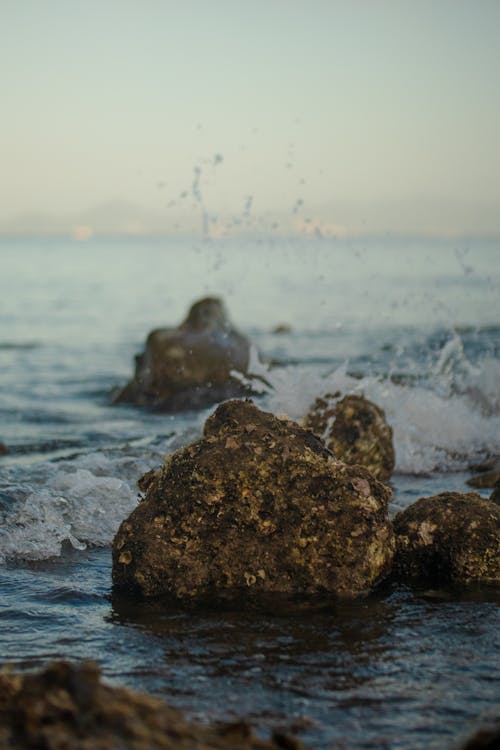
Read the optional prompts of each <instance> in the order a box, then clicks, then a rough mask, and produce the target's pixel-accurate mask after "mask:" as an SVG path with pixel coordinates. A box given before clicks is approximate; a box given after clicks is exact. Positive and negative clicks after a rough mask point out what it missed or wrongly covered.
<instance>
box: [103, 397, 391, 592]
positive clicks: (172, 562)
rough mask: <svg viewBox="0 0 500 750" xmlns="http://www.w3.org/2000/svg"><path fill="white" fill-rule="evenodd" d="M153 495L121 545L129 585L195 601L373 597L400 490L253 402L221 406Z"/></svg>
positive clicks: (148, 481)
mask: <svg viewBox="0 0 500 750" xmlns="http://www.w3.org/2000/svg"><path fill="white" fill-rule="evenodd" d="M142 488H143V489H145V491H146V495H145V498H144V500H143V501H142V502H141V503H140V504H139V505H138V507H137V508H136V509H135V510H134V511H133V512H132V514H131V515H130V517H129V518H128V519H126V520H125V521H124V522H123V523H122V524H121V526H120V528H119V530H118V533H117V534H116V536H115V539H114V541H113V580H114V583H115V585H116V586H117V587H118V588H119V589H124V590H126V591H134V592H136V593H137V594H140V595H142V596H146V597H151V596H158V595H171V596H173V597H175V598H177V599H180V600H185V601H208V602H212V601H214V600H222V599H230V600H236V599H238V598H240V597H243V599H244V601H245V602H246V603H248V602H250V601H257V602H258V601H260V600H263V599H266V597H267V595H269V594H271V595H273V596H274V595H276V594H284V595H288V596H291V597H292V598H293V597H294V596H295V595H297V596H299V597H301V596H304V597H305V598H309V597H313V596H314V595H324V596H326V597H327V599H329V600H331V599H332V598H335V597H355V596H357V595H358V594H361V593H364V592H367V591H368V590H369V589H370V588H371V587H372V586H373V585H374V584H375V583H376V582H377V581H378V580H379V579H380V578H381V577H383V576H384V575H385V574H386V573H387V572H388V570H389V569H390V566H391V562H392V556H393V551H394V539H393V531H392V525H391V523H390V521H389V520H388V518H387V503H388V498H389V497H390V490H389V489H388V488H387V487H385V486H384V485H382V484H380V483H379V482H377V481H376V480H375V479H374V478H373V477H372V475H371V474H370V473H369V472H368V471H366V470H365V469H364V468H362V467H359V466H357V467H352V466H347V465H346V464H344V463H342V462H340V461H336V460H335V459H334V458H333V456H332V455H331V453H330V451H328V450H327V448H326V447H325V446H324V444H323V443H322V442H321V441H320V440H319V439H318V438H317V437H316V436H315V435H313V433H312V432H310V431H308V430H304V429H303V428H301V427H300V426H299V425H298V424H296V423H294V422H291V421H288V420H283V419H278V418H276V417H275V416H273V415H272V414H268V413H266V412H263V411H260V410H259V409H258V408H257V407H256V406H254V405H253V404H252V403H251V402H249V401H228V402H226V403H224V404H222V405H221V406H219V407H218V408H217V410H216V411H215V413H214V414H213V415H212V416H211V417H210V418H209V419H208V420H207V422H206V424H205V431H204V437H203V438H202V439H201V440H199V441H198V442H196V443H194V444H193V445H190V446H188V447H186V448H183V449H182V450H179V451H177V452H176V453H175V454H173V455H172V456H171V457H170V458H169V459H168V460H167V462H166V464H165V465H164V466H163V467H162V468H161V469H160V470H159V471H158V472H156V473H155V472H153V473H149V474H148V475H146V477H145V478H144V480H143V482H142ZM268 601H269V599H268Z"/></svg>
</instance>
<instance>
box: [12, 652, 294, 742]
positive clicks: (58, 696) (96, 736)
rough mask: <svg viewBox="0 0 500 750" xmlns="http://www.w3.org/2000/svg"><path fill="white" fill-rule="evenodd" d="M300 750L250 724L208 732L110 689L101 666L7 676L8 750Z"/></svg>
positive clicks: (152, 702) (146, 700)
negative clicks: (265, 737) (254, 730)
mask: <svg viewBox="0 0 500 750" xmlns="http://www.w3.org/2000/svg"><path fill="white" fill-rule="evenodd" d="M280 747H281V748H283V747H287V748H290V750H293V748H296V750H299V749H300V747H301V745H300V743H299V742H298V741H297V740H296V739H294V738H293V737H288V736H284V735H281V734H276V735H275V736H274V737H273V739H272V740H269V741H266V740H259V739H258V738H257V737H255V735H254V734H253V733H252V732H251V730H250V727H249V726H248V725H246V724H244V723H243V722H240V723H237V724H226V725H218V726H216V727H206V726H199V725H197V724H193V723H192V722H188V721H187V720H186V719H184V717H183V716H182V714H181V713H180V712H179V711H177V710H176V709H174V708H170V707H169V706H167V705H166V704H164V703H162V702H161V701H159V700H157V699H156V698H151V697H149V696H147V695H142V694H139V693H133V692H131V691H129V690H125V689H123V688H117V687H111V686H109V685H105V684H104V683H103V682H102V681H101V679H100V675H99V670H98V668H97V665H95V664H94V663H92V662H87V663H84V664H80V665H72V664H68V663H66V662H55V663H53V664H50V665H49V666H48V667H47V668H46V669H44V670H43V671H42V672H40V673H38V674H30V675H27V674H23V675H21V674H15V673H11V672H7V671H5V672H0V748H2V749H4V748H5V750H7V748H9V749H10V750H42V749H43V750H238V749H240V750H278V748H280Z"/></svg>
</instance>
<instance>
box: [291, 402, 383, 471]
mask: <svg viewBox="0 0 500 750" xmlns="http://www.w3.org/2000/svg"><path fill="white" fill-rule="evenodd" d="M305 426H306V427H309V428H310V429H311V430H313V431H314V432H315V433H316V434H317V435H319V436H320V437H321V438H322V439H323V440H324V441H325V443H326V444H327V445H328V447H329V448H330V449H331V450H332V451H333V453H334V455H335V457H336V458H338V459H340V460H341V461H345V463H347V464H359V465H360V466H364V467H365V468H367V469H368V470H369V471H370V472H371V473H372V474H373V476H374V477H375V479H378V480H380V481H381V482H385V481H387V480H388V479H389V478H390V476H391V474H392V472H393V470H394V463H395V457H394V446H393V442H392V428H391V427H390V425H389V424H387V421H386V418H385V413H384V411H383V410H382V409H381V408H380V407H379V406H377V405H376V404H374V403H373V402H372V401H369V400H368V399H367V398H365V397H364V396H357V395H348V396H344V398H342V399H341V398H340V393H334V394H331V393H328V394H326V395H325V396H323V397H322V398H318V399H316V401H315V403H314V404H313V406H312V407H311V409H310V411H309V413H308V414H307V416H306V418H305Z"/></svg>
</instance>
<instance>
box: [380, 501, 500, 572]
mask: <svg viewBox="0 0 500 750" xmlns="http://www.w3.org/2000/svg"><path fill="white" fill-rule="evenodd" d="M394 531H395V533H396V555H395V557H394V573H395V574H396V575H397V576H399V577H401V578H404V579H410V580H411V579H414V580H420V581H422V582H427V583H433V584H436V583H437V584H469V583H486V584H495V585H500V507H499V506H498V505H495V504H494V503H492V502H490V501H489V500H483V499H482V498H481V497H480V496H479V495H477V494H476V493H475V492H470V493H460V492H443V493H442V494H440V495H435V496H433V497H425V498H421V499H420V500H418V501H417V502H416V503H414V504H413V505H410V506H409V507H408V508H406V509H405V510H404V511H402V512H401V513H398V514H397V516H396V517H395V518H394Z"/></svg>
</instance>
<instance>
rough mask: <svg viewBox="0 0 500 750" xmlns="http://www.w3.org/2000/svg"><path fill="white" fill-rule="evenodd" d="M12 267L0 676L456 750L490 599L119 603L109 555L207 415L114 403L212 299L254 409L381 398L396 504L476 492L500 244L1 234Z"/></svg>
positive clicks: (499, 624)
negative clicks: (56, 670) (44, 670)
mask: <svg viewBox="0 0 500 750" xmlns="http://www.w3.org/2000/svg"><path fill="white" fill-rule="evenodd" d="M0 269H1V273H0V299H1V301H2V302H1V305H0V378H1V381H0V382H1V390H0V440H1V441H3V442H4V443H6V444H7V445H8V447H9V451H10V452H9V454H8V455H6V456H4V457H1V458H0V658H1V660H2V661H3V662H5V663H10V664H12V665H14V666H16V667H18V668H21V669H27V668H32V667H35V666H40V665H43V664H44V663H46V662H47V661H49V660H51V659H54V658H59V657H65V658H75V659H83V658H94V659H97V660H98V661H99V663H100V664H101V665H102V669H103V672H104V675H105V677H106V678H107V679H109V680H111V681H114V682H116V683H120V684H126V685H128V686H130V687H133V688H136V689H143V690H147V691H149V692H152V693H155V694H157V695H160V696H163V697H165V698H166V699H167V700H168V701H169V702H170V703H173V704H175V705H177V706H179V707H180V708H182V709H183V710H184V711H186V713H188V714H189V715H190V716H193V717H195V718H197V719H199V720H202V721H209V720H212V719H222V720H232V719H234V718H235V717H244V718H247V719H249V720H251V721H252V723H253V724H254V725H255V726H256V727H257V730H258V731H259V732H260V733H262V734H264V735H265V734H266V732H268V731H269V730H270V729H272V728H277V727H279V728H285V729H287V730H288V731H292V732H297V733H298V735H299V736H300V737H301V738H302V739H303V740H304V741H305V742H306V743H308V744H309V745H310V746H312V747H316V748H344V747H345V748H347V747H349V748H354V749H355V750H356V749H358V748H374V747H380V748H387V749H389V750H396V749H397V750H417V749H419V748H436V750H437V749H438V748H439V749H440V750H446V749H447V748H450V749H451V748H453V747H455V746H456V743H457V742H458V741H459V740H460V739H461V738H463V737H464V736H466V735H467V734H468V733H469V732H471V731H473V730H474V729H475V728H476V727H478V726H480V725H481V724H482V723H484V722H486V721H488V720H489V719H492V718H494V717H495V716H498V712H499V706H500V671H499V667H500V660H499V653H500V649H499V647H500V616H499V615H500V609H499V604H500V595H498V594H496V593H495V592H491V591H490V592H488V593H485V592H462V593H461V594H458V593H454V594H452V593H450V592H430V591H414V590H410V589H408V588H406V587H402V586H399V587H395V586H391V587H389V586H382V587H381V588H380V589H379V590H378V591H377V592H376V593H375V594H374V595H373V596H372V597H370V598H368V599H366V600H363V601H359V602H354V603H351V604H349V605H342V606H337V607H335V608H333V609H332V612H330V613H322V614H315V615H306V614H301V615H300V616H299V615H297V616H294V617H291V616H289V615H288V616H285V615H282V616H277V615H274V616H271V615H264V614H262V615H257V614H255V613H245V612H233V613H229V612H228V613H222V614H221V613H220V612H208V611H207V612H199V613H197V614H193V613H186V612H183V611H182V610H169V611H164V610H159V609H158V607H157V606H156V605H154V604H147V605H146V604H141V605H137V606H132V605H131V604H130V603H126V602H123V601H120V600H118V599H116V598H115V597H113V595H112V587H111V560H110V558H111V555H110V543H111V540H112V537H113V534H114V533H115V531H116V529H117V527H118V525H119V523H120V522H121V520H122V519H123V518H124V517H126V516H127V515H128V514H129V513H130V511H131V510H132V509H133V508H134V507H135V505H136V503H137V489H136V481H137V479H138V478H139V477H140V476H141V475H142V474H143V473H144V472H145V471H147V470H148V469H150V468H153V467H156V466H158V465H159V464H160V463H161V461H162V457H163V455H164V454H165V453H167V452H170V451H172V450H175V449H176V448H177V447H180V446H182V445H185V444H186V443H188V442H190V441H192V440H194V439H196V438H197V437H198V436H199V434H200V432H201V429H202V426H203V423H204V421H205V419H206V417H207V416H208V414H210V413H211V412H212V408H210V409H206V410H204V411H202V412H191V413H186V414H181V415H175V416H171V415H159V414H151V413H148V412H145V411H141V410H139V409H137V408H135V407H132V406H112V405H111V402H110V401H111V393H112V391H113V388H115V387H117V386H119V385H123V384H124V383H125V382H126V381H127V379H128V378H129V377H130V376H131V374H132V370H133V355H134V354H135V353H136V352H138V351H140V350H141V349H142V347H143V343H144V340H145V337H146V334H147V332H148V331H149V330H151V329H152V328H155V327H158V326H162V325H175V324H176V323H178V322H180V321H181V320H182V319H183V317H184V316H185V314H186V312H187V309H188V307H189V305H190V304H191V303H192V302H193V301H195V300H196V299H199V298H201V297H203V296H206V295H208V294H210V295H214V294H216V295H219V296H221V297H222V298H223V299H224V301H225V303H226V306H227V308H228V311H229V314H230V316H231V318H232V320H233V322H234V323H235V325H236V326H237V327H238V328H240V330H241V331H243V332H244V333H246V334H247V335H248V336H249V338H250V339H251V341H252V343H253V344H254V349H253V361H252V371H253V372H254V373H255V374H256V375H264V376H265V380H266V382H267V385H264V384H262V381H258V382H261V388H260V390H261V392H260V394H259V396H258V397H257V398H256V401H257V403H258V404H259V405H260V406H261V407H262V408H264V409H267V410H270V411H273V412H275V413H280V414H281V413H286V414H288V415H289V416H290V417H292V418H294V419H301V418H302V417H303V416H304V414H305V413H306V411H307V409H308V407H309V406H310V405H311V403H312V402H313V401H314V399H315V398H316V397H317V396H319V395H321V394H324V393H325V392H329V391H334V390H341V391H342V392H344V393H347V392H354V393H364V394H365V395H366V396H367V397H368V398H370V399H372V400H373V401H375V402H376V403H378V404H379V405H380V406H382V408H383V409H384V410H385V412H386V416H387V418H388V421H389V422H390V423H391V425H392V426H393V429H394V443H395V449H396V472H395V475H394V477H393V479H392V480H391V486H392V488H393V492H394V497H393V502H392V504H391V508H390V510H391V513H395V512H396V511H397V510H398V509H400V508H403V507H405V506H407V505H408V504H410V503H412V502H414V501H415V500H417V499H418V498H419V497H423V496H428V495H431V494H435V493H437V492H441V491H444V490H459V491H466V490H468V488H467V485H466V484H465V482H466V480H467V478H468V477H469V476H470V475H471V472H472V470H473V467H474V466H476V465H479V464H484V463H485V462H486V463H487V462H495V461H500V243H499V242H498V241H494V240H488V241H487V240H469V241H465V240H453V241H452V240H449V241H431V240H419V239H402V238H391V237H387V238H385V239H377V240H374V239H364V240H361V239H358V240H338V239H331V238H330V239H325V238H301V239H295V240H291V239H290V240H285V239H260V240H256V239H253V240H250V239H248V240H241V239H240V240H229V239H227V240H221V241H212V242H209V241H201V240H200V241H195V240H188V239H182V240H172V239H168V240H167V239H162V238H157V239H145V238H136V239H133V240H132V239H128V240H123V239H121V240H118V239H92V240H90V241H88V242H80V243H79V242H76V241H71V240H63V239H53V238H31V239H29V240H21V239H12V240H8V239H2V240H1V242H0ZM279 324H287V325H288V326H289V327H290V330H289V332H287V333H284V334H281V335H278V334H275V333H273V332H272V331H273V329H274V327H275V326H277V325H279ZM271 360H273V361H279V362H280V363H281V365H280V366H270V365H269V364H266V362H269V361H271ZM480 493H481V494H482V495H483V497H488V496H489V494H490V491H489V490H481V491H480Z"/></svg>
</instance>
